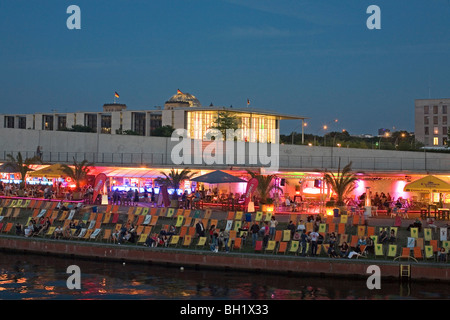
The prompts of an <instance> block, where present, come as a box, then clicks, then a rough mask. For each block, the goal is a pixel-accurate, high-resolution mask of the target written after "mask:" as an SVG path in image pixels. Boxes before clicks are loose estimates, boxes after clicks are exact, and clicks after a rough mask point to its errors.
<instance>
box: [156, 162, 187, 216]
mask: <svg viewBox="0 0 450 320" xmlns="http://www.w3.org/2000/svg"><path fill="white" fill-rule="evenodd" d="M161 174H162V175H163V176H162V177H159V178H157V179H156V180H155V181H156V182H157V183H158V184H159V185H164V186H167V188H168V189H169V188H170V189H173V190H174V191H173V194H172V199H171V201H170V207H172V208H178V190H179V189H180V184H181V182H182V181H183V180H189V179H191V178H192V177H193V176H194V175H195V172H191V170H189V169H187V168H185V169H183V170H181V171H178V170H175V169H173V168H172V169H171V170H170V172H169V173H168V174H167V173H165V172H164V171H161Z"/></svg>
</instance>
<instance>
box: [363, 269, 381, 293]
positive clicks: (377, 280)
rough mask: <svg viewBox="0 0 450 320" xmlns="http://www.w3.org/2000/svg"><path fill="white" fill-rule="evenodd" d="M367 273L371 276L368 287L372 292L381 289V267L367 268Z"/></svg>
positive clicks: (367, 282) (368, 279)
mask: <svg viewBox="0 0 450 320" xmlns="http://www.w3.org/2000/svg"><path fill="white" fill-rule="evenodd" d="M366 273H370V274H371V275H370V276H369V278H367V281H366V285H367V288H368V289H370V290H373V289H381V270H380V267H379V266H376V265H370V266H368V267H367V271H366Z"/></svg>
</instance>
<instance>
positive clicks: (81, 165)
mask: <svg viewBox="0 0 450 320" xmlns="http://www.w3.org/2000/svg"><path fill="white" fill-rule="evenodd" d="M93 165H94V164H93V163H92V162H89V161H87V160H86V159H85V160H83V161H81V162H77V160H76V159H75V158H73V165H72V166H69V165H67V164H63V165H61V168H62V169H63V172H64V173H65V174H66V175H67V176H69V177H70V178H71V179H72V180H73V181H75V184H76V189H75V191H77V192H79V191H81V184H82V183H83V182H84V181H85V180H86V177H87V175H88V174H89V171H90V170H91V169H90V167H92V166H93Z"/></svg>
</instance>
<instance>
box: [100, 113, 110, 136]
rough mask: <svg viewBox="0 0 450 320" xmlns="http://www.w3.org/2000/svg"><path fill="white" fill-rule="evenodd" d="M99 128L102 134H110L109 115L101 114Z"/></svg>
mask: <svg viewBox="0 0 450 320" xmlns="http://www.w3.org/2000/svg"><path fill="white" fill-rule="evenodd" d="M101 127H102V129H101V130H102V133H111V115H106V114H102V116H101Z"/></svg>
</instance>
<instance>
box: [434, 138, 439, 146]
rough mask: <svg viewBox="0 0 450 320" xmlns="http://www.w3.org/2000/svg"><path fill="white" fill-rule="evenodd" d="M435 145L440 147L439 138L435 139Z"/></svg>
mask: <svg viewBox="0 0 450 320" xmlns="http://www.w3.org/2000/svg"><path fill="white" fill-rule="evenodd" d="M433 145H434V146H438V145H439V138H438V137H434V138H433Z"/></svg>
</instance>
